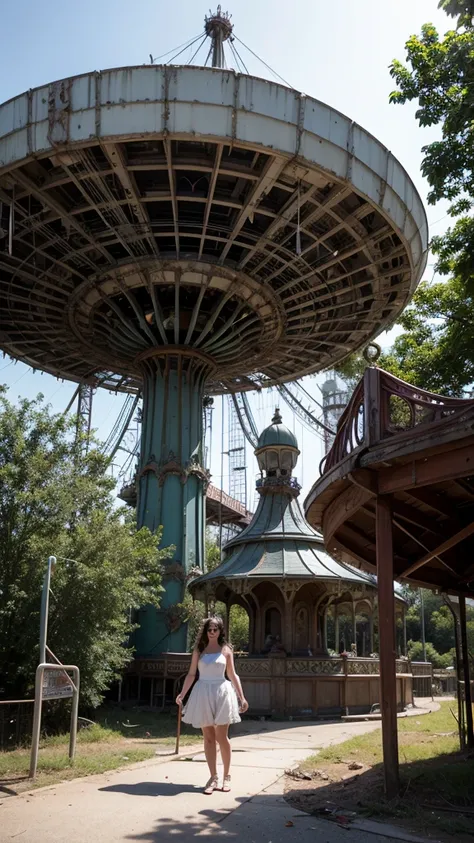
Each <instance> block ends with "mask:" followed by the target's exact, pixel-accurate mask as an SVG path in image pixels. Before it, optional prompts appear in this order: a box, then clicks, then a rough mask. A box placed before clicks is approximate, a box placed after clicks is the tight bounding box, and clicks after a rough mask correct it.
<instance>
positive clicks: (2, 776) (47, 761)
mask: <svg viewBox="0 0 474 843" xmlns="http://www.w3.org/2000/svg"><path fill="white" fill-rule="evenodd" d="M154 755H155V747H154V746H150V745H146V746H136V745H132V746H127V745H126V744H124V743H123V742H122V744H121V745H115V746H114V745H112V746H109V745H106V746H104V745H103V743H86V744H84V745H78V746H77V750H76V757H75V759H74V762H73V763H71V762H70V760H69V758H68V753H67V747H65V746H62V745H58V744H53V745H51V744H50V745H49V746H46V747H43V748H42V749H41V750H40V753H39V757H38V774H37V777H36V779H35V780H34V782H31V781H30V780H29V779H27V778H26V777H27V776H28V770H29V765H30V753H29V750H26V749H17V750H14V751H13V752H3V753H0V792H1V791H2V789H3V790H6V791H7V792H12V790H13V792H15V791H16V792H19V791H20V790H24V789H30V788H33V787H35V788H36V787H44V786H46V785H52V784H58V782H60V781H64V780H67V779H73V778H77V777H79V776H90V775H94V774H96V773H104V772H106V771H108V770H114V769H117V767H122V766H125V765H127V764H133V763H135V762H137V761H145V760H147V759H148V758H153V757H154ZM2 786H3V787H2Z"/></svg>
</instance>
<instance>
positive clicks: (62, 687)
mask: <svg viewBox="0 0 474 843" xmlns="http://www.w3.org/2000/svg"><path fill="white" fill-rule="evenodd" d="M73 692H74V688H73V687H72V685H71V680H70V678H69V676H68V675H67V674H66V673H65V672H64V671H63V670H62V669H61V668H59V667H58V669H57V670H45V672H44V674H43V699H44V700H61V699H64V698H66V697H72V695H73Z"/></svg>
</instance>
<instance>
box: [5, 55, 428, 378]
mask: <svg viewBox="0 0 474 843" xmlns="http://www.w3.org/2000/svg"><path fill="white" fill-rule="evenodd" d="M0 202H1V207H2V215H1V220H0V228H1V229H2V232H0V234H2V235H3V236H2V237H1V239H0V312H1V314H2V317H1V322H0V348H2V349H4V350H5V351H6V352H7V353H8V354H10V355H12V356H13V357H16V358H19V359H21V360H23V361H25V362H26V363H28V364H30V365H31V366H33V367H34V368H39V369H43V370H45V371H48V372H51V373H53V374H55V375H58V376H61V377H64V378H71V379H73V380H76V381H80V380H83V379H85V380H88V379H90V380H92V381H93V382H94V381H95V382H99V383H102V385H104V386H106V387H108V388H112V389H120V390H131V391H133V390H137V389H139V388H140V383H141V378H142V374H141V370H140V366H139V363H138V362H137V360H138V359H139V358H140V355H141V354H142V353H143V352H145V351H146V350H147V349H149V348H150V347H153V346H169V345H179V346H186V347H188V348H194V349H196V350H197V351H201V352H203V353H205V354H206V355H208V356H209V357H211V358H212V359H213V361H214V362H215V364H216V366H215V369H214V372H213V374H212V375H211V376H210V377H211V380H210V381H209V382H208V383H207V386H206V388H207V390H208V391H209V392H214V393H219V392H222V391H232V390H239V391H240V390H243V389H247V388H252V387H255V386H257V385H270V384H272V383H276V382H283V381H286V380H292V379H294V378H297V377H300V376H303V375H304V374H307V373H310V372H316V371H318V370H321V369H323V368H326V367H328V366H329V365H332V364H334V363H336V362H337V361H340V360H341V359H343V358H344V357H345V356H347V355H348V354H349V353H350V352H352V351H354V350H356V349H358V348H360V347H362V346H364V344H366V343H367V342H368V341H369V340H370V339H372V338H373V337H375V336H376V335H377V334H378V333H379V332H380V330H381V329H382V328H383V327H384V326H386V325H388V324H390V323H392V322H393V321H394V319H395V318H396V316H397V314H398V313H399V312H400V311H401V309H402V308H403V307H404V305H405V304H406V303H407V301H408V299H409V296H410V294H411V293H412V292H413V290H414V288H415V286H416V284H417V283H418V281H419V280H420V277H421V274H422V272H423V269H424V266H425V262H426V250H427V224H426V218H425V213H424V209H423V205H422V202H421V200H420V198H419V196H418V194H417V192H416V190H415V188H414V186H413V184H412V182H411V181H410V179H409V177H408V176H407V174H406V172H405V171H404V169H403V167H402V166H401V165H400V164H399V163H398V161H397V160H396V159H395V158H394V157H393V156H392V155H391V153H390V152H389V151H388V150H387V149H386V148H385V147H383V146H382V145H381V144H380V143H378V141H376V140H375V138H373V137H372V136H371V135H369V134H367V133H366V132H365V131H364V130H363V129H361V128H360V127H359V126H358V125H356V124H355V123H354V122H352V121H351V120H349V119H348V118H347V117H344V116H343V115H342V114H340V113H338V112H337V111H334V110H332V109H331V108H329V107H328V106H326V105H324V104H322V103H320V102H318V101H316V100H314V99H311V98H310V97H306V96H303V95H302V94H300V93H298V92H296V91H293V90H290V89H288V88H285V87H284V86H281V85H277V84H274V83H270V82H267V81H264V80H261V79H257V78H253V77H248V76H241V75H239V74H236V73H234V72H232V71H228V70H220V69H205V68H195V67H157V66H149V67H131V68H123V69H119V70H110V71H104V72H101V73H90V74H86V75H84V76H78V77H74V78H71V79H66V80H63V81H60V82H55V83H53V84H51V85H47V86H45V87H42V88H37V89H35V90H32V91H29V92H28V93H25V94H23V95H21V96H19V97H16V98H15V99H13V100H10V101H9V102H7V103H5V104H3V105H2V106H0Z"/></svg>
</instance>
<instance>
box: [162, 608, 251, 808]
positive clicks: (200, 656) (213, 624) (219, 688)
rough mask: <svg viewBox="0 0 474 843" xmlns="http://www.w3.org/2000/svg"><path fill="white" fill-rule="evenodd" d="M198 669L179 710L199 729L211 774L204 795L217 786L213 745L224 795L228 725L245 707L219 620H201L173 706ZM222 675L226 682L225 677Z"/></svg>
mask: <svg viewBox="0 0 474 843" xmlns="http://www.w3.org/2000/svg"><path fill="white" fill-rule="evenodd" d="M198 670H199V679H198V681H197V682H196V684H195V686H194V688H193V690H192V691H191V694H190V697H189V700H188V702H187V703H186V705H185V707H184V709H183V715H182V719H183V722H184V723H190V724H191V726H194V728H195V729H202V733H203V735H204V752H205V755H206V761H207V764H208V767H209V772H210V774H211V778H210V779H209V781H208V782H207V784H206V786H205V788H204V793H206V794H211V793H212V792H213V791H214V790H216V789H217V787H218V778H217V748H216V742H217V743H218V744H219V747H220V751H221V757H222V763H223V765H224V780H223V783H222V788H220V789H221V790H223V791H225V792H226V793H227V792H228V791H229V790H230V762H231V755H232V750H231V746H230V741H229V737H228V730H229V725H230V724H231V723H239V722H240V714H239V712H241V713H242V714H243V713H244V712H245V711H247V709H248V707H249V706H248V702H247V700H246V699H245V697H244V694H243V691H242V685H241V684H240V679H239V677H238V676H237V674H236V672H235V667H234V657H233V654H232V648H231V647H230V646H229V645H228V644H227V643H226V640H225V635H224V622H223V620H222V618H218V617H211V618H207V619H206V620H205V621H204V624H203V626H202V629H201V632H200V634H199V635H198V639H197V642H196V646H195V648H194V651H193V656H192V659H191V667H190V668H189V672H188V675H187V676H186V679H185V680H184V685H183V690H182V691H181V693H180V694H179V696H177V697H176V703H177V705H182V704H183V699H184V697H185V696H186V694H187V693H188V691H189V689H190V687H191V685H192V684H193V682H194V680H195V678H196V672H197V671H198ZM226 672H227V675H228V677H229V679H230V682H229V681H228V680H227V679H226V678H225V673H226ZM236 691H237V693H236ZM237 695H238V697H237Z"/></svg>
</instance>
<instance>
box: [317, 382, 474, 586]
mask: <svg viewBox="0 0 474 843" xmlns="http://www.w3.org/2000/svg"><path fill="white" fill-rule="evenodd" d="M384 498H386V499H390V500H391V505H392V524H393V553H394V577H395V578H396V579H398V580H401V581H403V580H406V581H409V582H411V583H416V584H418V585H421V586H425V587H428V588H435V589H439V590H440V591H443V592H447V593H451V594H461V595H468V596H469V595H471V596H472V595H473V594H474V400H472V401H471V400H462V399H456V398H445V397H443V396H440V395H433V394H431V393H429V392H425V391H424V390H421V389H418V388H417V387H413V386H410V385H409V384H406V383H404V382H403V381H401V380H398V379H397V378H395V377H393V376H392V375H390V374H388V373H387V372H384V371H382V370H380V369H375V368H369V369H367V370H366V373H365V376H364V378H363V380H362V381H361V382H360V383H359V385H358V386H357V388H356V389H355V392H354V395H353V397H352V400H351V402H350V404H349V405H348V406H347V408H346V411H345V413H344V415H343V416H342V418H341V420H340V422H339V427H338V432H337V436H336V439H335V442H334V445H333V447H332V449H331V451H330V452H329V454H328V455H327V457H326V458H325V460H324V461H323V464H322V466H321V477H320V478H319V479H318V480H317V481H316V483H315V484H314V486H313V488H312V490H311V492H310V493H309V495H308V497H307V499H306V501H305V510H306V516H307V518H308V521H309V522H310V523H311V524H312V525H313V526H314V527H315V528H316V529H319V530H321V532H322V533H323V535H324V541H325V545H326V548H327V550H328V551H329V552H330V553H332V554H334V555H335V556H336V557H338V558H340V559H341V560H343V561H345V562H349V563H351V564H356V565H358V566H360V567H361V568H362V569H364V570H366V571H374V572H375V571H376V567H377V562H376V503H377V500H379V501H380V500H382V499H384Z"/></svg>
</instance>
